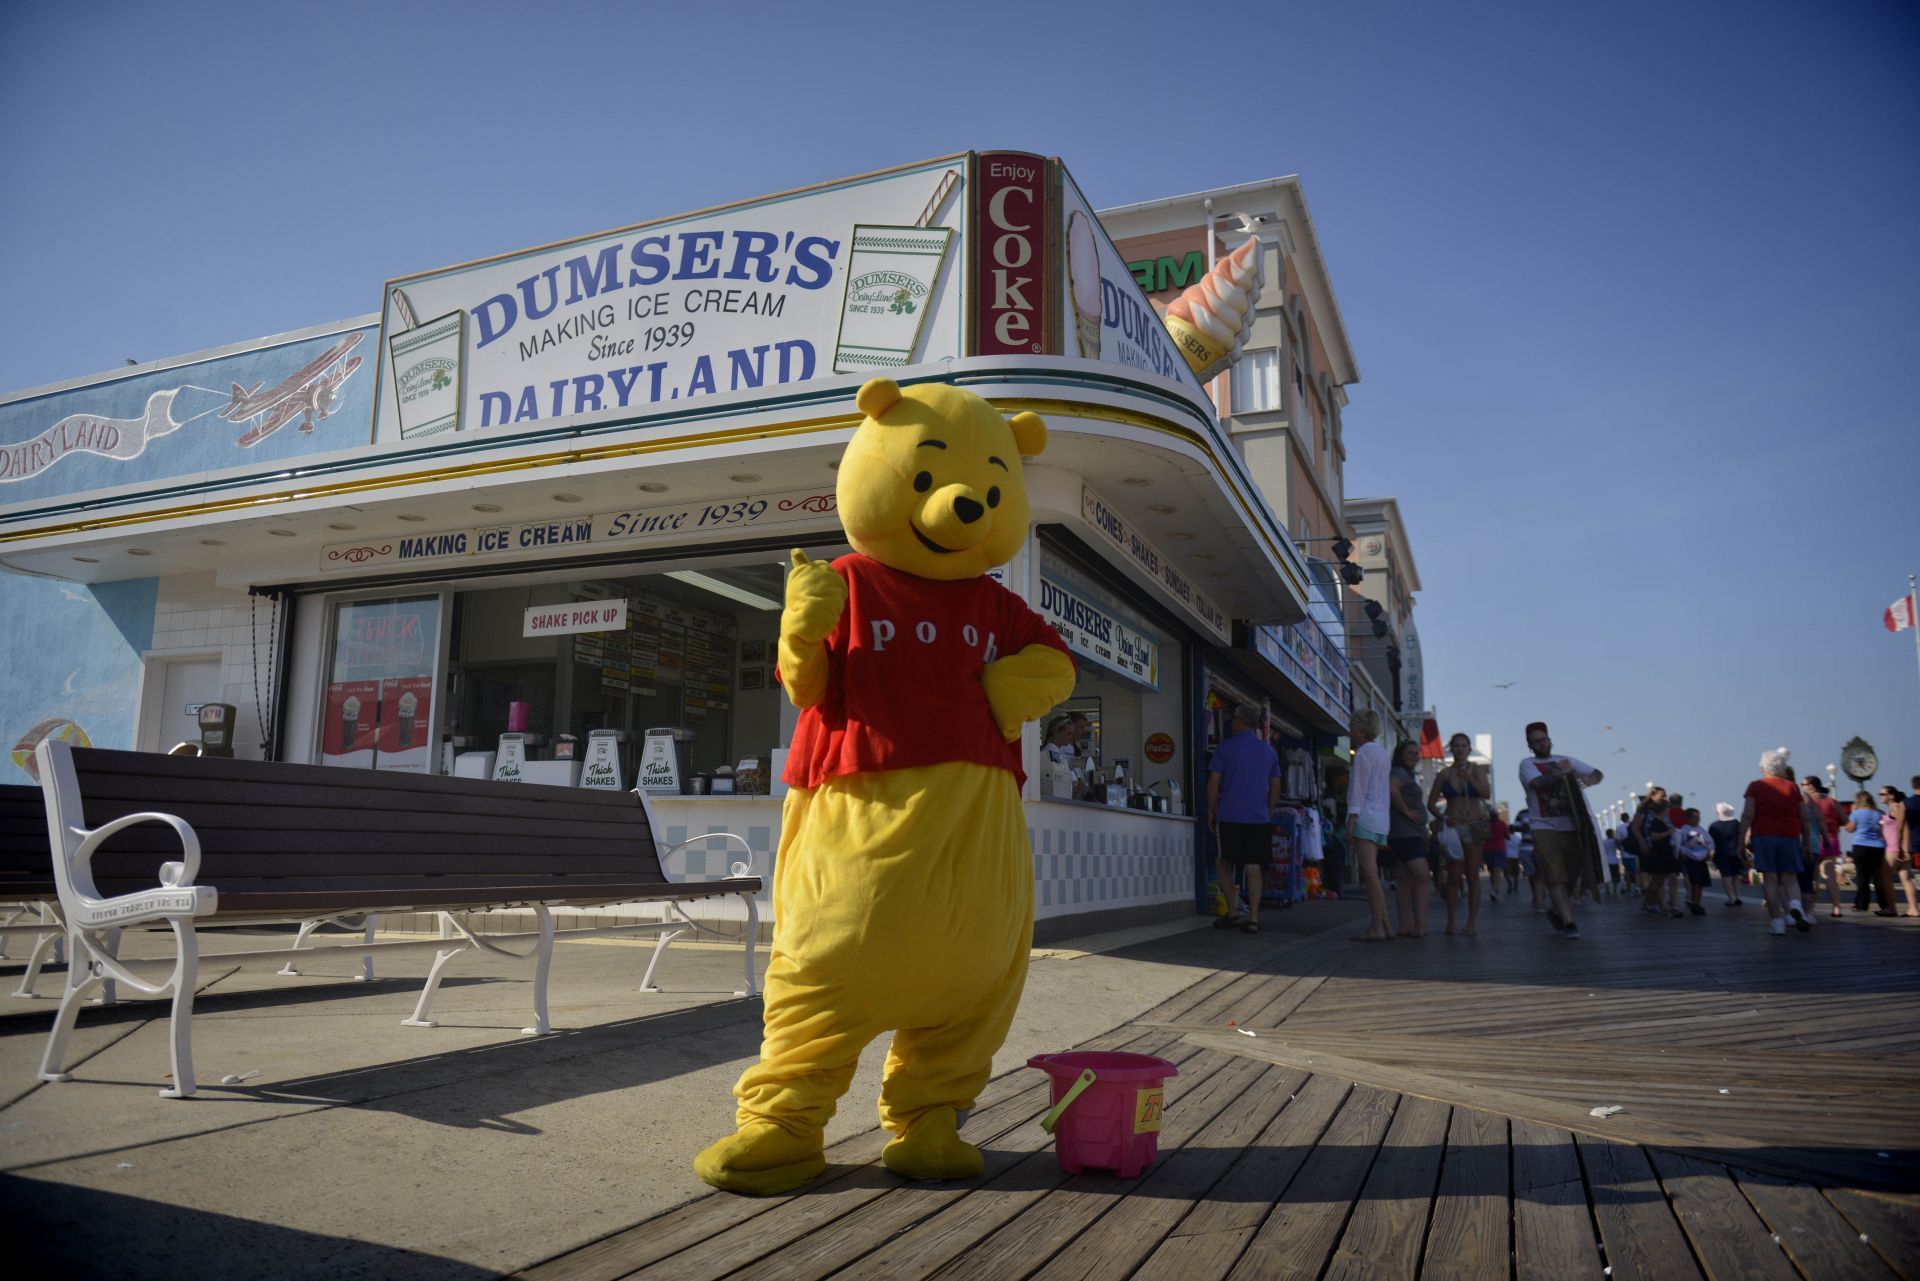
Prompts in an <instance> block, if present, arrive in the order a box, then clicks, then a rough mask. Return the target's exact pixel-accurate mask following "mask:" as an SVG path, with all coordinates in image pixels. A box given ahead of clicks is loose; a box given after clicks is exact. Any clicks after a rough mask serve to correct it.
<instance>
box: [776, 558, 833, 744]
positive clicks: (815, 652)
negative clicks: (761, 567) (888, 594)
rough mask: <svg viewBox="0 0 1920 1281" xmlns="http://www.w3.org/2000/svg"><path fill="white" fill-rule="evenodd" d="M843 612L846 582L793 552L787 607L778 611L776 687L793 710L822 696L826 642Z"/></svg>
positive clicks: (829, 569) (830, 568)
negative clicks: (778, 669)
mask: <svg viewBox="0 0 1920 1281" xmlns="http://www.w3.org/2000/svg"><path fill="white" fill-rule="evenodd" d="M846 607H847V583H846V580H845V579H843V578H841V577H840V575H838V574H836V573H835V572H834V570H833V566H831V565H829V564H827V563H826V562H825V561H821V560H814V559H812V558H811V557H809V556H808V555H807V554H806V553H805V552H803V551H801V550H800V549H799V548H797V547H796V548H794V550H793V568H792V570H790V571H789V572H788V574H787V601H786V607H785V608H784V609H782V610H781V611H780V643H779V658H780V683H781V684H782V685H784V686H785V687H786V691H787V697H788V699H790V700H791V701H792V703H793V705H794V706H795V707H812V706H814V705H815V704H817V703H818V702H819V701H820V700H821V699H823V698H825V697H826V695H827V644H826V641H827V637H829V636H831V635H833V629H834V628H835V627H836V626H838V625H839V623H840V614H841V611H842V610H844V609H845V608H846Z"/></svg>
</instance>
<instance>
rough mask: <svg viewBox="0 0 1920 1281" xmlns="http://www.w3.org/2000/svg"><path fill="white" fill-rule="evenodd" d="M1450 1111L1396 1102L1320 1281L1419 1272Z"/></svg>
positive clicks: (1438, 1105)
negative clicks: (1390, 1118) (1384, 1135)
mask: <svg viewBox="0 0 1920 1281" xmlns="http://www.w3.org/2000/svg"><path fill="white" fill-rule="evenodd" d="M1452 1112H1453V1109H1452V1108H1449V1107H1448V1106H1447V1105H1446V1104H1444V1103H1435V1102H1433V1101H1432V1100H1431V1099H1402V1100H1401V1101H1400V1105H1399V1107H1398V1108H1396V1109H1395V1110H1394V1114H1393V1125H1392V1126H1391V1127H1390V1128H1389V1129H1388V1130H1387V1137H1386V1140H1385V1141H1384V1142H1383V1143H1381V1145H1380V1152H1379V1155H1377V1156H1376V1157H1375V1158H1374V1161H1373V1169H1372V1170H1370V1171H1369V1172H1368V1173H1367V1182H1366V1184H1365V1186H1364V1187H1363V1188H1362V1189H1361V1191H1360V1200H1359V1202H1358V1203H1357V1204H1356V1205H1355V1206H1354V1208H1353V1214H1352V1216H1351V1217H1350V1218H1349V1219H1348V1220H1347V1230H1346V1233H1345V1234H1344V1235H1343V1236H1342V1237H1341V1238H1340V1244H1339V1246H1338V1247H1337V1248H1336V1249H1335V1250H1334V1252H1333V1262H1332V1264H1330V1265H1329V1266H1328V1268H1327V1270H1326V1272H1325V1274H1324V1275H1325V1277H1326V1281H1365V1278H1369V1277H1410V1276H1412V1275H1414V1273H1415V1272H1417V1271H1418V1270H1419V1267H1420V1247H1421V1244H1422V1243H1423V1241H1424V1239H1425V1235H1426V1226H1427V1214H1428V1211H1429V1210H1430V1209H1431V1208H1432V1206H1433V1194H1434V1187H1435V1185H1436V1184H1437V1183H1438V1182H1439V1180H1440V1159H1441V1156H1442V1154H1443V1153H1444V1152H1445V1151H1446V1148H1447V1122H1448V1120H1449V1118H1450V1117H1451V1116H1452Z"/></svg>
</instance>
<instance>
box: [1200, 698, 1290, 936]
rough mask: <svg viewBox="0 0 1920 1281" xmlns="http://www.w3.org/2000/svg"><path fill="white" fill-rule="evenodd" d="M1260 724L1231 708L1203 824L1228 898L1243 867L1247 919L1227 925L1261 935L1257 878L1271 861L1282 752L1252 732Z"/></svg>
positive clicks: (1210, 771)
mask: <svg viewBox="0 0 1920 1281" xmlns="http://www.w3.org/2000/svg"><path fill="white" fill-rule="evenodd" d="M1259 723H1260V722H1259V717H1258V714H1257V713H1255V712H1253V711H1251V710H1249V709H1248V708H1245V707H1236V708H1234V709H1233V718H1232V722H1231V725H1230V727H1229V730H1228V734H1227V737H1226V738H1224V739H1222V740H1221V742H1220V745H1219V746H1218V747H1216V748H1214V749H1213V759H1212V760H1210V761H1208V762H1207V826H1208V827H1209V828H1211V829H1212V831H1213V847H1214V850H1215V852H1216V854H1217V855H1218V861H1219V874H1220V888H1221V890H1222V891H1223V892H1224V893H1226V894H1227V895H1228V897H1229V898H1231V897H1232V894H1233V881H1234V873H1235V872H1236V871H1237V870H1239V869H1241V868H1245V869H1246V879H1247V917H1246V920H1245V921H1241V920H1239V919H1238V918H1235V917H1228V918H1225V923H1227V924H1233V925H1238V926H1239V927H1240V929H1241V930H1242V931H1243V932H1244V933H1247V934H1258V933H1259V932H1260V888H1261V875H1260V874H1261V869H1263V868H1264V867H1266V865H1267V863H1268V862H1269V861H1270V860H1271V859H1272V857H1273V807H1274V806H1275V805H1277V804H1279V802H1280V778H1281V775H1280V754H1279V753H1278V752H1276V751H1274V750H1273V746H1272V744H1270V743H1268V742H1267V741H1266V740H1265V739H1264V738H1262V737H1260V735H1259V733H1258V732H1256V731H1257V729H1258V727H1259Z"/></svg>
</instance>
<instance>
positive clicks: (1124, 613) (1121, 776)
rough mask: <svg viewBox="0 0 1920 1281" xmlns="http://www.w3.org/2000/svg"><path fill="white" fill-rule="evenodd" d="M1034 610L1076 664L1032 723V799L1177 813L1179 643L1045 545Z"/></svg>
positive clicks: (1182, 769)
mask: <svg viewBox="0 0 1920 1281" xmlns="http://www.w3.org/2000/svg"><path fill="white" fill-rule="evenodd" d="M1037 607H1038V609H1039V611H1040V613H1041V614H1042V615H1043V616H1044V617H1045V618H1046V619H1047V621H1048V622H1049V623H1051V624H1052V625H1053V627H1054V629H1055V630H1056V631H1058V632H1059V633H1060V636H1061V638H1062V639H1063V640H1065V641H1066V643H1067V648H1068V649H1069V650H1070V651H1072V653H1073V656H1074V661H1075V664H1076V666H1077V667H1078V669H1079V675H1078V677H1077V679H1076V681H1075V684H1074V689H1073V694H1072V696H1071V697H1070V698H1068V699H1067V700H1066V701H1064V702H1063V703H1062V704H1061V705H1060V707H1059V708H1057V709H1056V710H1055V712H1054V713H1053V715H1051V716H1050V717H1048V719H1047V721H1046V723H1045V724H1044V725H1043V726H1042V727H1041V733H1042V745H1041V761H1040V772H1039V776H1038V779H1037V785H1038V787H1039V793H1040V796H1041V797H1042V798H1043V799H1050V800H1084V801H1092V802H1095V803H1098V804H1105V805H1126V806H1132V807H1134V808H1139V809H1164V810H1165V811H1167V812H1172V813H1178V812H1183V807H1184V805H1185V804H1186V801H1187V799H1188V798H1186V797H1185V796H1184V795H1183V794H1182V787H1183V780H1184V779H1186V778H1187V777H1188V770H1189V768H1190V764H1189V761H1188V759H1187V756H1186V744H1187V740H1188V738H1189V734H1188V732H1187V731H1186V728H1185V726H1184V724H1183V722H1184V719H1185V711H1184V709H1185V706H1186V699H1185V693H1184V691H1183V689H1182V682H1181V679H1180V673H1181V672H1182V671H1183V670H1184V668H1183V651H1182V646H1181V644H1180V642H1179V641H1178V640H1176V639H1174V638H1173V637H1171V636H1169V635H1168V634H1167V633H1166V632H1165V631H1164V630H1163V629H1162V628H1159V627H1156V626H1153V625H1151V624H1149V623H1148V622H1147V620H1146V618H1145V615H1144V611H1142V610H1140V609H1139V608H1138V607H1137V606H1136V605H1135V604H1134V603H1133V602H1132V601H1130V600H1129V599H1128V598H1127V596H1126V595H1125V594H1124V593H1123V592H1121V591H1118V590H1115V589H1113V588H1111V587H1110V586H1108V585H1107V584H1106V583H1105V582H1104V581H1103V580H1102V579H1101V578H1099V577H1097V576H1096V575H1094V574H1092V573H1090V572H1088V571H1086V570H1084V569H1083V568H1081V566H1080V565H1079V564H1077V563H1076V562H1073V561H1070V560H1068V559H1066V558H1065V557H1063V556H1061V555H1059V554H1057V553H1055V552H1054V551H1053V550H1052V549H1050V548H1043V549H1042V553H1041V558H1040V598H1039V600H1038V602H1037Z"/></svg>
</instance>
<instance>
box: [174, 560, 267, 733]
mask: <svg viewBox="0 0 1920 1281" xmlns="http://www.w3.org/2000/svg"><path fill="white" fill-rule="evenodd" d="M250 612H251V613H252V614H253V615H254V617H256V618H257V620H258V624H259V653H260V672H259V683H258V687H259V691H260V698H261V699H263V700H265V701H266V702H267V703H268V706H269V709H270V708H271V704H272V700H273V669H272V664H271V662H270V660H269V657H268V655H269V652H270V649H271V645H272V635H273V604H272V602H271V601H268V600H266V599H265V598H255V597H249V596H248V595H247V594H246V593H245V592H243V591H236V590H233V589H231V588H226V587H220V586H218V585H217V584H215V582H214V581H213V575H211V574H193V575H182V576H180V577H177V578H163V579H161V580H160V595H159V600H158V602H157V604H156V605H155V607H154V617H153V646H152V648H151V649H150V650H149V651H148V653H149V654H150V655H153V656H156V657H167V656H170V655H177V654H205V653H210V652H218V653H219V654H220V660H221V665H220V683H221V687H222V692H221V695H220V699H219V701H220V702H223V703H232V704H233V706H234V709H235V715H234V719H235V722H236V723H235V725H234V740H233V741H234V754H235V755H237V756H241V757H251V758H254V759H258V758H259V756H260V755H261V751H260V716H259V713H258V705H257V703H256V701H255V696H254V689H255V681H254V649H253V632H252V630H251V628H250V626H249V613H250Z"/></svg>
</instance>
